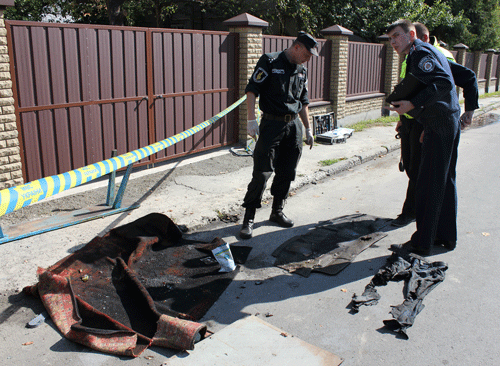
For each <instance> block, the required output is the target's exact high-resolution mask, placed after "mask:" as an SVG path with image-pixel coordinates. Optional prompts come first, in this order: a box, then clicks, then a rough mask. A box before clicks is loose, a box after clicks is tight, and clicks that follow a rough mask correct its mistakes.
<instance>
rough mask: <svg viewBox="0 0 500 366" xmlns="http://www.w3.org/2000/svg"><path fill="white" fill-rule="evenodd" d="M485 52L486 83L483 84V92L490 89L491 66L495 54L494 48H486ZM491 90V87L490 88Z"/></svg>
mask: <svg viewBox="0 0 500 366" xmlns="http://www.w3.org/2000/svg"><path fill="white" fill-rule="evenodd" d="M486 54H487V55H488V58H487V59H486V74H485V76H484V77H485V78H486V84H485V86H484V92H485V93H488V92H489V91H490V90H489V89H490V83H491V74H492V71H493V70H492V66H493V55H494V54H495V50H492V49H489V50H486ZM491 91H493V88H492V90H491Z"/></svg>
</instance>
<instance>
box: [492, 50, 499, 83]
mask: <svg viewBox="0 0 500 366" xmlns="http://www.w3.org/2000/svg"><path fill="white" fill-rule="evenodd" d="M495 55H497V56H498V57H499V58H498V59H497V69H496V70H492V72H495V75H496V81H495V89H493V90H492V92H496V91H498V90H499V86H500V51H495Z"/></svg>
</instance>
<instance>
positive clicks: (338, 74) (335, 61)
mask: <svg viewBox="0 0 500 366" xmlns="http://www.w3.org/2000/svg"><path fill="white" fill-rule="evenodd" d="M321 34H323V35H324V36H325V38H326V39H327V40H329V41H331V42H332V55H331V60H332V62H331V69H330V99H331V101H332V107H333V111H334V112H335V116H336V118H337V119H341V118H344V116H345V105H346V101H345V100H346V95H347V67H348V64H349V39H348V36H350V35H352V34H353V33H352V32H351V31H350V30H349V29H346V28H344V27H341V26H340V25H334V26H331V27H328V28H325V29H323V30H322V31H321Z"/></svg>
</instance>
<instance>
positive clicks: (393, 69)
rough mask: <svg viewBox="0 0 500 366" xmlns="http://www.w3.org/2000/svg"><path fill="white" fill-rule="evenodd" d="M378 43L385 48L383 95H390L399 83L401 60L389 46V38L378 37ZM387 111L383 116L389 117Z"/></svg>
mask: <svg viewBox="0 0 500 366" xmlns="http://www.w3.org/2000/svg"><path fill="white" fill-rule="evenodd" d="M378 39H379V40H380V42H382V44H383V45H384V47H385V73H384V75H385V76H384V93H386V94H391V93H392V91H393V90H394V87H395V86H396V85H397V84H398V82H399V75H400V73H401V62H402V60H403V59H402V58H401V57H400V56H399V55H398V53H397V52H396V51H395V50H394V48H393V47H392V46H391V40H390V38H389V36H387V35H383V36H380V37H378ZM389 113H390V112H389V110H388V109H383V110H382V114H383V115H386V116H387V115H389Z"/></svg>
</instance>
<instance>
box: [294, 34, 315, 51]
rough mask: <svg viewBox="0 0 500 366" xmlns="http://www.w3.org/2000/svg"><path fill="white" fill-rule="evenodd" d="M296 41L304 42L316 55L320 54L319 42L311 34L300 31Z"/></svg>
mask: <svg viewBox="0 0 500 366" xmlns="http://www.w3.org/2000/svg"><path fill="white" fill-rule="evenodd" d="M296 41H298V42H300V43H302V44H303V45H304V46H305V47H306V48H307V50H308V51H309V52H311V53H312V54H313V55H314V56H318V49H317V48H316V46H317V45H318V42H316V40H315V39H314V38H313V37H312V36H311V35H310V34H307V33H306V32H299V35H298V36H297V39H296Z"/></svg>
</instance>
